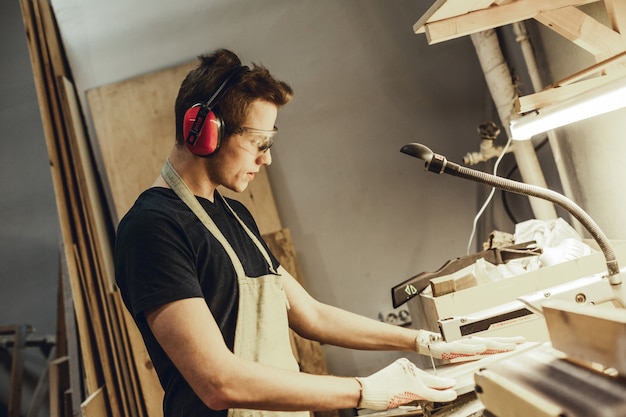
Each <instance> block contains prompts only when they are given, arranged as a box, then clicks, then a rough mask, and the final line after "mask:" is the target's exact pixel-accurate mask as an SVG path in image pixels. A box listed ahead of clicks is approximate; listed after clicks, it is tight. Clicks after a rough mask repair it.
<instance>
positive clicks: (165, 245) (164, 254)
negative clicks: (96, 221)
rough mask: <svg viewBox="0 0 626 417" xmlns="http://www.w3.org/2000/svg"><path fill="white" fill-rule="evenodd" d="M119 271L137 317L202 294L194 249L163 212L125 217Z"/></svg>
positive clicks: (117, 250) (117, 251)
mask: <svg viewBox="0 0 626 417" xmlns="http://www.w3.org/2000/svg"><path fill="white" fill-rule="evenodd" d="M115 274H116V281H117V284H118V286H119V287H120V291H121V294H122V296H123V298H124V302H125V303H126V305H127V307H128V309H129V310H130V311H131V313H132V315H133V316H134V317H135V318H136V319H141V318H142V316H143V315H142V313H143V312H145V311H146V310H148V309H151V308H154V307H157V306H159V305H163V304H166V303H169V302H172V301H176V300H180V299H184V298H193V297H202V291H201V288H200V285H199V282H198V279H197V273H196V265H195V261H194V256H193V249H192V247H191V246H190V244H189V242H188V241H187V239H185V234H184V233H183V232H182V230H180V227H179V226H178V225H176V224H175V223H174V222H173V221H172V220H171V219H168V218H167V217H165V216H163V215H162V214H161V213H157V212H151V211H144V212H142V214H141V216H134V217H133V216H131V217H128V218H125V219H123V220H122V222H121V223H120V225H119V227H118V231H117V236H116V245H115Z"/></svg>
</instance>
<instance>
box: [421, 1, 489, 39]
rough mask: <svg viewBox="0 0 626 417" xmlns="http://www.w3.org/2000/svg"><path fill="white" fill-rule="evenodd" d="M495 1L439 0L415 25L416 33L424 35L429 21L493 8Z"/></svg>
mask: <svg viewBox="0 0 626 417" xmlns="http://www.w3.org/2000/svg"><path fill="white" fill-rule="evenodd" d="M492 3H494V1H493V0H456V1H452V0H437V1H435V3H434V4H433V5H432V6H430V8H429V9H428V10H427V11H426V13H424V14H423V15H422V17H420V19H419V20H418V21H417V22H416V23H415V24H414V25H413V31H414V32H415V33H424V25H425V24H426V23H427V22H429V21H435V20H442V19H447V18H450V17H454V16H459V15H462V14H465V13H469V12H471V11H473V10H478V9H484V8H486V7H489V6H491V4H492Z"/></svg>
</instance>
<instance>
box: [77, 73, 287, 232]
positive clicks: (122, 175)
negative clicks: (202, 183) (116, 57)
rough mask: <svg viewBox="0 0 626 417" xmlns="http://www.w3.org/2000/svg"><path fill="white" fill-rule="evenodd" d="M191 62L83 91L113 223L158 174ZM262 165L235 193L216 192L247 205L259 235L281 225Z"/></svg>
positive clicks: (172, 141) (170, 144)
mask: <svg viewBox="0 0 626 417" xmlns="http://www.w3.org/2000/svg"><path fill="white" fill-rule="evenodd" d="M196 64H197V63H196V61H194V62H191V63H187V64H183V65H179V66H176V67H173V68H168V69H165V70H161V71H155V72H152V73H149V74H145V75H142V76H139V77H135V78H133V79H129V80H125V81H121V82H119V83H115V84H111V85H108V86H103V87H98V88H96V89H92V90H89V91H87V100H88V103H89V108H90V112H91V117H92V119H93V122H94V128H95V131H96V136H97V143H98V145H96V146H95V147H94V152H99V154H100V156H101V159H102V161H103V165H104V169H103V171H104V172H105V173H106V177H105V178H104V179H103V182H104V184H105V187H106V188H107V191H108V199H109V200H110V201H109V206H110V207H111V208H112V211H113V213H111V214H112V216H113V224H117V222H118V221H119V219H121V217H122V216H123V215H124V214H125V213H126V212H127V211H128V209H129V208H130V207H131V206H132V204H133V203H134V202H135V200H136V198H137V196H138V195H139V194H140V193H141V192H142V191H144V190H145V189H146V188H148V187H149V186H150V185H151V184H152V182H153V181H154V179H155V178H156V177H157V176H158V175H159V172H160V171H161V167H162V166H163V163H164V162H165V159H166V158H167V155H168V154H169V152H170V150H171V148H172V146H173V145H174V138H175V124H174V122H175V121H174V111H173V108H174V102H175V99H176V95H177V94H178V89H179V87H180V83H181V82H182V80H183V79H184V78H185V76H186V75H187V73H188V72H189V71H190V70H191V69H192V68H194V67H195V65H196ZM269 189H270V186H269V181H268V179H267V174H266V172H265V169H263V170H261V172H260V173H259V175H258V176H257V178H256V179H255V181H253V182H252V183H250V185H249V186H248V189H247V190H246V191H245V192H243V193H239V194H235V193H232V192H229V191H226V190H223V189H222V190H221V191H222V192H223V194H224V195H227V196H229V197H232V198H236V199H237V200H239V201H241V202H242V203H243V204H245V205H246V207H248V209H249V210H250V211H251V212H252V215H253V216H254V217H255V219H256V220H257V223H258V225H259V229H260V230H261V233H270V232H275V231H277V230H280V229H281V224H280V219H279V217H278V214H277V210H276V204H275V202H274V198H273V195H272V193H271V192H269Z"/></svg>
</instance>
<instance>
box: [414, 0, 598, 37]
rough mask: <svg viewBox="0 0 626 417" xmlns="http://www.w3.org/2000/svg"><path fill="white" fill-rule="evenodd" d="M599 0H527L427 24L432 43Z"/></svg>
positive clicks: (427, 33) (427, 34) (427, 32)
mask: <svg viewBox="0 0 626 417" xmlns="http://www.w3.org/2000/svg"><path fill="white" fill-rule="evenodd" d="M596 1H598V0H549V1H548V0H524V1H516V2H512V3H507V4H503V5H500V6H497V7H489V8H487V9H482V10H476V11H473V12H471V13H467V14H464V15H461V16H456V17H452V18H449V19H444V20H439V21H433V22H429V23H427V24H426V37H427V39H428V43H429V44H434V43H438V42H443V41H447V40H450V39H455V38H459V37H461V36H465V35H471V34H472V33H476V32H480V31H483V30H487V29H493V28H496V27H500V26H504V25H508V24H511V23H515V22H519V21H521V20H526V19H532V18H534V17H535V16H537V15H538V14H539V13H542V12H546V11H550V10H554V9H558V8H561V7H568V6H579V5H583V4H589V3H595V2H596Z"/></svg>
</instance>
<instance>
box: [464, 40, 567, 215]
mask: <svg viewBox="0 0 626 417" xmlns="http://www.w3.org/2000/svg"><path fill="white" fill-rule="evenodd" d="M470 37H471V39H472V43H473V44H474V48H475V49H476V53H477V55H478V59H479V62H480V65H481V68H482V70H483V73H484V75H485V80H486V82H487V87H488V88H489V92H490V93H491V97H492V99H493V101H494V104H495V106H496V110H497V112H498V116H499V117H500V122H501V123H502V126H504V127H505V130H506V133H507V136H508V137H509V138H510V136H511V134H510V131H509V128H508V126H509V122H510V121H511V119H512V118H514V117H516V116H517V114H516V112H515V107H514V104H515V99H516V98H517V91H516V89H515V86H514V85H513V80H512V76H511V72H510V70H509V66H508V65H507V62H506V60H505V58H504V55H503V54H502V49H501V47H500V42H499V40H498V36H497V34H496V31H495V30H493V29H490V30H486V31H482V32H478V33H474V34H472V35H470ZM513 154H514V156H515V161H516V163H517V165H518V167H519V171H520V174H521V176H522V180H523V181H524V182H525V183H527V184H532V185H537V186H540V187H544V188H547V184H546V180H545V178H544V176H543V171H542V169H541V166H540V165H539V160H538V159H537V154H536V152H535V148H534V146H533V144H532V142H531V141H519V142H516V143H515V146H514V148H513ZM529 201H530V206H531V209H532V211H533V215H534V216H535V218H537V219H540V220H548V219H554V218H556V217H557V214H556V209H555V207H554V205H553V204H552V203H550V202H548V201H544V200H540V199H537V198H535V197H529Z"/></svg>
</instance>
